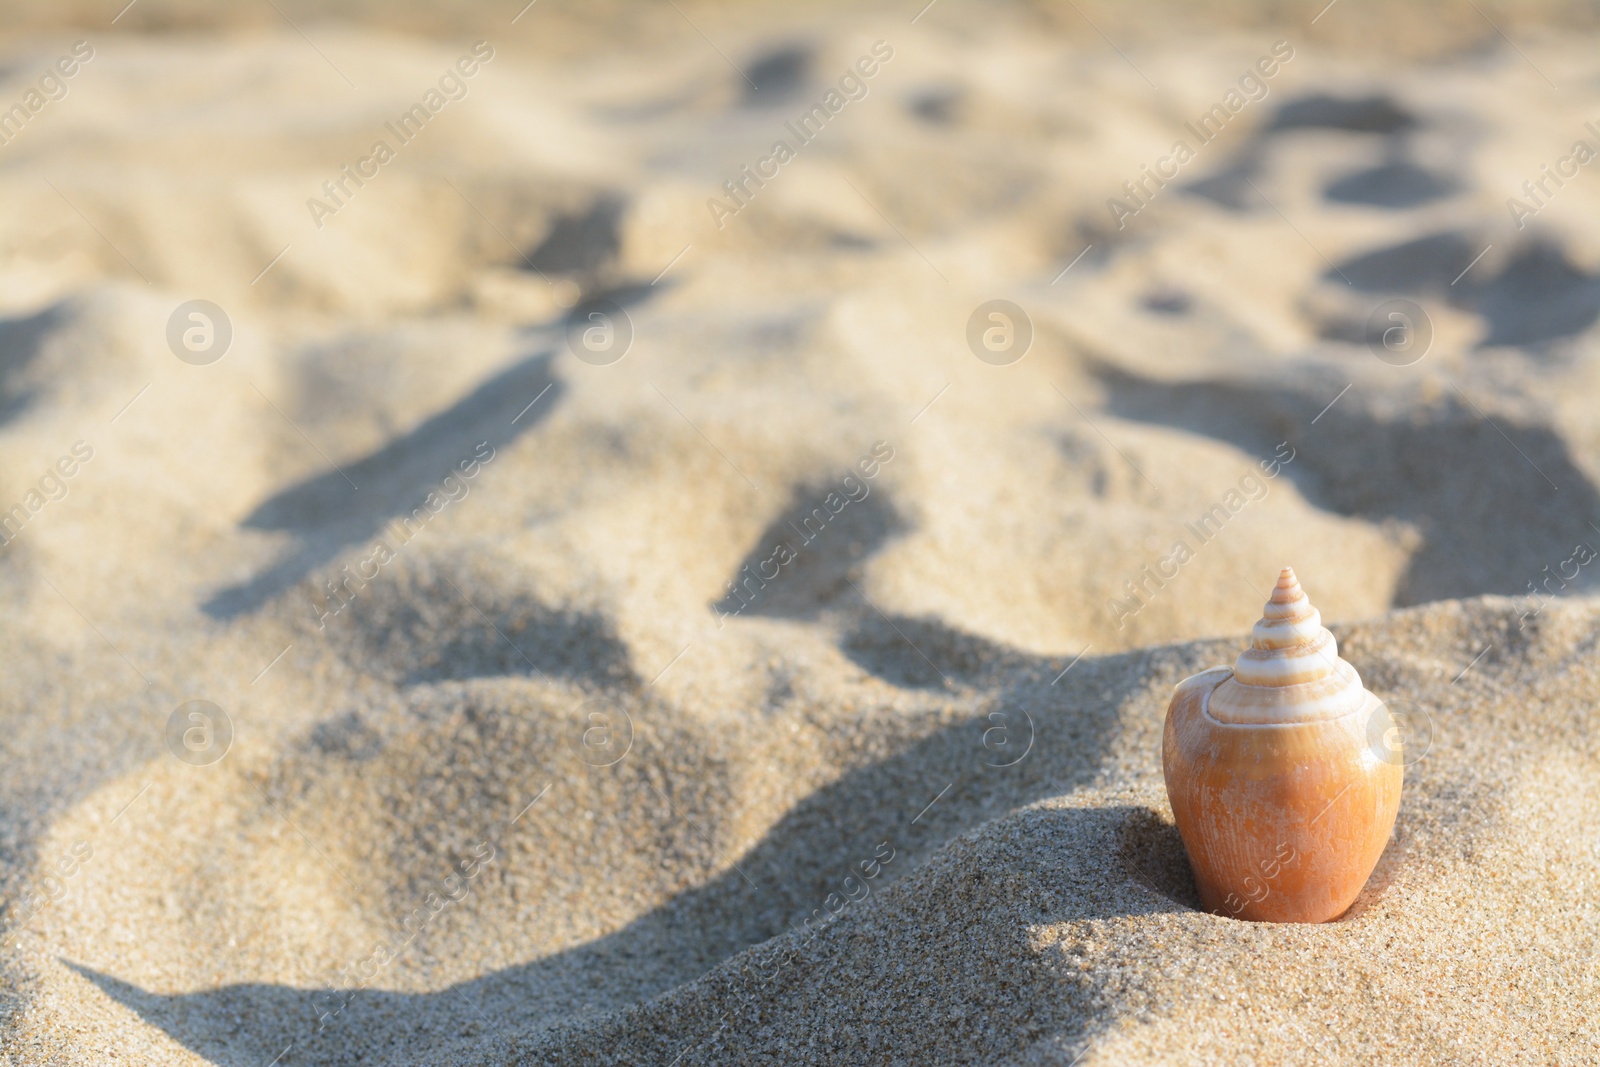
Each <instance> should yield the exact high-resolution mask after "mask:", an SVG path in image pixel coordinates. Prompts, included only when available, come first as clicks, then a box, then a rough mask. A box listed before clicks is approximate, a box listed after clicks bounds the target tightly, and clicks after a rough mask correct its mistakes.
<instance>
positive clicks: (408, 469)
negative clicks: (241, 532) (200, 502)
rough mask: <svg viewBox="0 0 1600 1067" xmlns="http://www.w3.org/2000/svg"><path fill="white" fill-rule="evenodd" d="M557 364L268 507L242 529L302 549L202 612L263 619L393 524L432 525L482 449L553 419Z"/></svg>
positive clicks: (441, 416)
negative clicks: (283, 536) (446, 484)
mask: <svg viewBox="0 0 1600 1067" xmlns="http://www.w3.org/2000/svg"><path fill="white" fill-rule="evenodd" d="M551 359H552V355H551V353H548V352H545V353H541V354H538V355H534V356H530V357H528V358H526V359H523V360H521V361H519V362H517V363H516V364H514V365H512V366H511V367H509V368H507V369H505V370H503V371H501V372H499V373H498V374H495V375H493V376H491V377H490V378H488V379H486V380H485V381H484V382H483V383H482V384H481V385H479V386H478V387H477V388H476V389H474V390H473V391H472V392H471V393H469V394H468V395H467V396H465V397H463V398H462V399H460V400H458V401H457V402H456V403H454V404H452V405H450V406H449V407H448V408H445V409H444V410H442V411H440V412H439V413H438V414H436V415H433V416H431V417H429V418H428V419H426V420H425V421H424V422H422V423H421V424H420V425H418V426H417V427H416V428H415V429H413V430H411V431H410V432H409V433H406V434H403V435H401V436H400V437H398V438H395V439H394V440H392V441H390V442H389V443H388V444H386V445H384V446H383V447H382V448H379V449H377V450H376V451H373V452H371V453H369V454H368V455H366V456H365V457H363V458H362V459H360V460H357V461H356V462H355V463H350V464H346V465H344V466H343V467H342V469H336V470H331V471H328V472H327V473H325V474H319V475H314V476H313V477H310V478H307V479H305V480H304V481H301V482H299V483H297V484H295V485H292V486H290V487H289V488H287V489H283V490H280V491H279V492H277V493H274V494H273V495H272V496H270V497H268V498H267V499H266V500H264V501H262V502H261V503H260V504H259V505H257V506H256V508H255V509H254V510H253V511H251V512H250V514H248V515H247V516H245V518H244V520H243V521H242V522H241V524H240V525H242V526H244V527H247V528H249V529H254V530H283V531H288V532H291V533H293V534H294V535H295V539H296V541H295V544H294V545H293V546H292V547H291V548H290V549H289V550H288V551H287V552H286V553H285V554H284V555H283V556H282V557H280V558H279V559H278V561H277V562H275V563H273V564H271V565H269V566H267V567H266V568H264V569H263V570H261V571H260V572H258V573H257V574H255V575H253V576H252V577H250V578H249V579H247V580H246V581H244V582H241V583H239V584H236V585H232V586H229V587H227V588H225V589H221V590H219V591H217V592H216V593H214V594H213V595H212V596H211V597H210V598H209V599H207V600H206V602H205V603H204V604H203V605H202V607H203V609H204V610H205V612H206V613H207V614H208V615H210V616H212V617H213V618H220V619H230V618H234V617H236V616H239V615H242V614H245V613H248V612H251V611H255V610H257V609H258V608H260V607H261V606H262V605H263V604H265V603H266V602H267V601H269V600H271V599H272V598H273V597H275V596H277V595H278V594H279V593H281V592H283V591H284V590H285V589H288V588H289V587H290V586H292V585H294V584H295V583H297V582H299V581H300V580H301V579H303V578H305V577H306V576H307V575H308V574H310V573H311V571H312V570H314V569H315V568H316V567H319V566H321V565H322V564H324V563H326V562H328V561H329V560H331V559H333V558H334V557H335V556H337V555H338V554H339V553H340V552H342V551H343V550H344V549H346V548H348V547H350V546H351V545H355V544H363V543H366V542H368V541H370V540H372V539H373V538H374V537H375V535H377V534H378V533H379V532H380V531H381V530H383V529H384V527H385V526H386V525H387V524H389V523H390V522H391V521H394V520H399V521H402V522H405V521H407V520H413V521H414V522H416V523H417V524H419V525H420V524H421V523H422V522H425V521H427V520H426V516H427V514H428V512H427V509H426V508H424V507H423V501H424V499H425V498H426V497H427V495H428V493H429V491H430V490H431V489H433V488H434V487H435V486H437V485H438V484H439V483H440V482H441V480H442V479H443V478H444V477H445V476H447V475H451V474H454V473H455V472H456V467H457V464H458V463H460V462H462V461H464V460H468V459H471V458H472V456H473V452H474V449H475V447H476V445H477V444H478V442H481V441H487V442H489V444H490V446H491V447H494V448H496V449H498V448H500V447H502V446H504V445H507V444H510V443H511V442H512V441H515V440H516V439H517V438H518V437H521V436H522V435H523V434H525V433H527V432H528V431H529V430H531V429H533V428H534V427H535V426H537V425H539V423H541V422H543V421H544V420H545V419H546V418H548V417H549V416H550V413H551V412H552V411H553V410H554V409H555V406H556V404H557V403H559V402H560V399H561V396H562V394H563V393H564V392H565V386H564V385H563V384H562V383H561V382H560V381H558V380H556V378H555V377H554V376H553V375H552V373H551V370H550V363H551ZM535 400H537V403H533V402H534V401H535ZM530 403H532V404H533V406H532V407H528V405H529V404H530Z"/></svg>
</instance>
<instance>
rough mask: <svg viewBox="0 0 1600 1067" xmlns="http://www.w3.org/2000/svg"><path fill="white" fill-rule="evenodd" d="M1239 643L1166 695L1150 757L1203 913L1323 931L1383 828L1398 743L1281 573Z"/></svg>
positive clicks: (1351, 894)
mask: <svg viewBox="0 0 1600 1067" xmlns="http://www.w3.org/2000/svg"><path fill="white" fill-rule="evenodd" d="M1251 637H1252V641H1251V647H1250V648H1248V649H1246V650H1245V651H1244V652H1242V653H1240V654H1239V658H1238V660H1237V661H1235V663H1234V665H1233V667H1231V668H1229V667H1213V668H1211V669H1210V670H1207V671H1202V672H1201V673H1199V674H1196V675H1194V676H1193V677H1191V678H1186V679H1184V680H1183V681H1182V682H1180V683H1179V684H1178V686H1177V688H1176V689H1174V690H1173V694H1172V702H1171V704H1169V705H1168V707H1167V725H1166V730H1165V732H1164V735H1163V739H1162V745H1161V766H1162V771H1163V773H1164V774H1165V776H1166V781H1167V795H1168V797H1169V798H1171V801H1172V814H1173V817H1174V818H1175V819H1176V820H1177V823H1178V833H1179V834H1180V835H1182V837H1183V846H1184V849H1185V850H1186V851H1187V852H1188V854H1189V865H1190V866H1191V867H1192V868H1193V870H1194V880H1195V885H1196V886H1197V887H1198V888H1199V890H1200V900H1201V902H1202V903H1203V904H1204V906H1205V908H1206V910H1207V911H1211V912H1215V913H1217V914H1219V915H1229V916H1233V917H1235V918H1239V919H1252V920H1257V921H1261V922H1303V923H1317V922H1327V921H1328V920H1329V919H1336V918H1338V917H1339V916H1340V915H1342V914H1344V912H1345V910H1346V909H1347V908H1349V907H1350V905H1351V904H1352V903H1353V902H1354V901H1355V899H1356V894H1357V893H1359V892H1361V887H1362V886H1363V885H1365V884H1366V881H1367V877H1368V876H1369V875H1371V874H1372V868H1373V867H1374V866H1376V865H1377V862H1378V857H1379V856H1380V855H1382V853H1383V849H1384V845H1385V844H1386V843H1387V842H1388V840H1389V834H1390V831H1391V830H1393V828H1394V819H1395V815H1396V813H1397V812H1398V811H1399V809H1400V783H1401V778H1402V776H1403V773H1404V767H1403V761H1402V759H1401V753H1400V748H1399V745H1398V744H1397V743H1396V742H1395V737H1396V736H1397V733H1398V731H1396V730H1395V729H1394V728H1393V723H1392V722H1391V721H1390V719H1389V713H1388V711H1387V709H1386V708H1385V707H1384V705H1383V704H1382V702H1380V701H1379V700H1378V698H1377V697H1375V696H1373V695H1372V694H1371V693H1369V692H1368V691H1367V690H1366V689H1365V688H1364V687H1363V686H1362V684H1361V678H1360V676H1359V675H1357V674H1356V670H1355V668H1354V667H1352V666H1351V665H1350V664H1348V663H1346V662H1345V661H1344V660H1342V659H1340V658H1339V647H1338V644H1337V642H1335V641H1334V637H1333V634H1331V633H1329V632H1328V631H1327V630H1326V629H1324V628H1323V625H1322V616H1321V615H1320V614H1319V613H1318V612H1317V609H1316V608H1314V607H1312V606H1311V602H1310V601H1309V600H1307V599H1306V595H1305V593H1304V592H1302V591H1301V589H1300V583H1299V581H1298V580H1297V579H1296V578H1295V574H1294V571H1293V570H1291V569H1290V568H1288V567H1285V568H1284V569H1283V571H1282V573H1281V574H1279V575H1278V584H1277V586H1276V588H1274V589H1273V591H1272V599H1271V600H1269V601H1268V602H1267V605H1266V608H1265V611H1264V612H1263V617H1262V619H1261V621H1260V622H1258V623H1256V626H1255V630H1254V631H1253V632H1252V635H1251Z"/></svg>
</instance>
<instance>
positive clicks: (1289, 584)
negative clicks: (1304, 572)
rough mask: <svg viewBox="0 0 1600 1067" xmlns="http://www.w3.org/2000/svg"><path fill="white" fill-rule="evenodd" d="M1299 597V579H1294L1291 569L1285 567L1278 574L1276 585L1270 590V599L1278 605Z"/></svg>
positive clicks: (1292, 569)
mask: <svg viewBox="0 0 1600 1067" xmlns="http://www.w3.org/2000/svg"><path fill="white" fill-rule="evenodd" d="M1299 595H1300V579H1299V578H1296V577H1295V574H1294V568H1293V567H1285V568H1283V570H1281V571H1279V572H1278V584H1277V586H1276V587H1274V588H1273V590H1272V599H1273V600H1274V601H1276V602H1278V603H1279V604H1282V603H1283V602H1285V601H1288V600H1294V599H1295V598H1296V597H1297V596H1299Z"/></svg>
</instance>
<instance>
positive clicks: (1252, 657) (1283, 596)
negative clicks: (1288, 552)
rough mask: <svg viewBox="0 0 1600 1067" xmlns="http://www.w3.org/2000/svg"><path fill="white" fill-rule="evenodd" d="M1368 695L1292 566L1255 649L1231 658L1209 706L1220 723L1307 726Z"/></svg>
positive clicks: (1267, 609) (1253, 638)
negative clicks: (1226, 676)
mask: <svg viewBox="0 0 1600 1067" xmlns="http://www.w3.org/2000/svg"><path fill="white" fill-rule="evenodd" d="M1366 696H1367V694H1366V691H1365V690H1364V689H1363V688H1362V686H1361V678H1360V676H1359V675H1357V674H1356V669H1355V668H1354V667H1352V666H1350V664H1348V663H1346V662H1345V661H1344V660H1342V659H1340V658H1339V643H1338V641H1336V640H1335V639H1334V636H1333V634H1331V633H1330V632H1328V629H1327V628H1326V627H1324V626H1323V625H1322V613H1321V612H1319V611H1318V610H1317V609H1316V608H1315V607H1313V606H1312V604H1311V601H1310V599H1308V598H1307V597H1306V594H1305V590H1303V589H1301V588H1300V579H1299V578H1297V577H1295V573H1294V568H1292V567H1285V568H1283V569H1282V570H1281V571H1279V572H1278V583H1277V585H1275V586H1274V587H1273V589H1272V596H1271V598H1270V599H1268V601H1267V603H1266V605H1265V606H1264V607H1263V608H1262V610H1261V620H1260V621H1259V622H1257V623H1256V624H1255V627H1254V628H1253V629H1252V630H1251V631H1250V647H1249V648H1247V649H1245V650H1244V651H1243V652H1240V653H1239V658H1238V659H1236V660H1234V663H1233V677H1232V678H1230V679H1228V681H1226V682H1224V683H1223V684H1222V685H1221V686H1219V687H1218V689H1217V691H1216V693H1214V694H1213V695H1212V698H1211V700H1210V702H1209V708H1210V711H1211V714H1212V715H1213V716H1214V717H1216V718H1217V719H1219V720H1220V721H1222V722H1235V723H1246V722H1248V723H1273V722H1279V723H1283V722H1308V721H1316V720H1319V719H1329V718H1336V717H1339V716H1342V715H1346V714H1348V713H1349V712H1351V711H1353V710H1355V709H1356V708H1357V707H1359V706H1360V705H1361V703H1362V702H1363V701H1364V700H1365V698H1366Z"/></svg>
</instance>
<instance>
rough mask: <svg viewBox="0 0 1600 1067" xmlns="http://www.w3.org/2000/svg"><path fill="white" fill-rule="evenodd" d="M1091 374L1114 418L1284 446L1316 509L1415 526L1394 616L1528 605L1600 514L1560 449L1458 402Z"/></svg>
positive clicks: (1597, 499)
mask: <svg viewBox="0 0 1600 1067" xmlns="http://www.w3.org/2000/svg"><path fill="white" fill-rule="evenodd" d="M1096 373H1097V376H1098V377H1099V379H1100V380H1101V381H1102V382H1103V383H1104V384H1105V386H1106V388H1107V390H1108V393H1109V399H1108V404H1107V409H1108V410H1109V411H1111V412H1112V413H1113V414H1115V415H1117V416H1119V417H1121V418H1129V419H1135V420H1138V421H1142V422H1148V423H1154V424H1159V425H1164V426H1174V427H1178V428H1180V429H1184V430H1188V431H1190V432H1192V433H1198V434H1203V435H1205V436H1207V437H1212V438H1215V439H1217V440H1219V441H1226V442H1227V443H1229V444H1232V445H1234V446H1236V447H1238V448H1241V449H1243V450H1244V451H1246V452H1250V453H1252V454H1254V455H1261V456H1266V455H1271V454H1272V451H1273V448H1274V447H1275V446H1276V445H1277V443H1278V442H1280V441H1285V440H1287V441H1288V442H1289V444H1290V445H1291V446H1292V447H1293V448H1294V449H1295V450H1296V458H1295V459H1294V461H1293V462H1292V463H1290V464H1288V465H1287V466H1285V467H1284V468H1283V474H1284V475H1286V476H1287V477H1288V478H1289V479H1290V480H1291V481H1293V482H1294V484H1295V487H1296V488H1297V489H1298V490H1299V491H1300V493H1301V495H1302V496H1304V497H1305V498H1306V499H1307V500H1308V501H1310V502H1311V503H1312V504H1314V505H1316V506H1317V507H1320V508H1323V509H1325V510H1327V511H1331V512H1334V513H1336V514H1339V515H1349V516H1356V517H1360V518H1365V519H1370V520H1372V521H1375V522H1379V521H1383V520H1385V519H1400V520H1403V521H1407V522H1410V523H1413V524H1415V525H1416V527H1417V529H1418V530H1419V531H1420V532H1421V534H1422V543H1421V545H1420V546H1419V547H1418V548H1417V550H1416V551H1415V552H1414V554H1413V555H1412V557H1411V560H1410V562H1409V564H1408V565H1407V568H1406V572H1405V574H1404V575H1403V576H1402V578H1401V580H1400V582H1399V585H1398V587H1397V589H1396V591H1395V598H1394V603H1395V606H1407V605H1412V604H1420V603H1424V602H1426V601H1430V600H1445V599H1453V598H1458V597H1470V596H1478V595H1481V594H1484V593H1499V594H1504V595H1509V596H1516V595H1526V594H1527V592H1528V585H1529V582H1530V580H1536V579H1539V578H1540V576H1541V575H1543V574H1544V573H1545V568H1546V567H1549V568H1557V567H1558V565H1559V564H1561V563H1562V561H1565V560H1568V557H1569V556H1571V555H1572V553H1573V546H1574V544H1576V543H1577V542H1579V541H1584V540H1588V539H1591V538H1592V537H1593V536H1594V530H1593V528H1592V527H1590V526H1589V520H1590V519H1591V518H1592V517H1593V516H1594V515H1596V514H1600V493H1597V492H1596V488H1595V486H1594V485H1593V483H1591V482H1590V481H1589V478H1588V477H1587V475H1585V474H1584V472H1583V470H1582V468H1581V467H1579V466H1578V465H1577V463H1576V462H1575V461H1574V459H1573V457H1572V455H1571V453H1570V452H1569V451H1568V448H1567V445H1566V442H1565V441H1563V440H1562V438H1561V437H1560V436H1559V435H1557V434H1556V433H1555V432H1553V431H1552V430H1549V429H1546V428H1545V427H1543V426H1538V425H1519V424H1517V423H1514V422H1511V421H1510V420H1508V419H1496V420H1495V425H1490V424H1489V423H1487V422H1485V421H1484V420H1483V419H1482V418H1481V417H1480V416H1479V414H1478V413H1477V412H1476V411H1474V410H1473V409H1471V408H1469V407H1467V406H1466V405H1465V404H1463V403H1462V402H1460V401H1458V400H1456V399H1455V398H1454V397H1447V398H1446V400H1445V401H1444V402H1443V403H1442V404H1440V405H1439V406H1437V407H1434V408H1432V409H1429V410H1428V411H1426V412H1425V413H1424V412H1419V413H1417V414H1416V415H1415V416H1414V417H1411V418H1392V419H1391V418H1386V417H1382V416H1379V415H1377V414H1374V413H1372V412H1370V411H1368V410H1366V409H1364V408H1363V406H1362V404H1361V402H1360V400H1359V398H1358V397H1355V396H1350V397H1346V398H1345V399H1343V400H1342V401H1340V402H1339V403H1338V404H1336V405H1334V406H1333V407H1331V408H1328V409H1327V410H1326V411H1322V408H1323V407H1324V406H1325V405H1326V404H1327V402H1328V399H1329V398H1331V397H1332V396H1333V395H1334V394H1335V393H1337V392H1339V389H1340V386H1339V385H1337V384H1336V385H1332V386H1331V387H1328V388H1326V390H1325V395H1324V390H1320V389H1319V390H1318V391H1316V392H1315V393H1313V392H1312V388H1313V386H1311V385H1310V384H1308V385H1305V386H1297V385H1290V384H1284V385H1276V386H1274V385H1255V384H1246V383H1242V382H1234V381H1227V380H1220V379H1218V380H1202V381H1189V382H1160V381H1154V380H1150V379H1146V378H1142V377H1138V376H1136V375H1132V374H1129V373H1127V372H1125V371H1122V370H1119V369H1114V368H1111V367H1108V366H1102V367H1101V368H1099V369H1098V370H1097V372H1096ZM1340 381H1341V383H1342V381H1343V379H1340ZM1319 412H1321V416H1320V418H1319V417H1318V415H1319ZM1313 419H1316V421H1315V422H1313V421H1312V420H1313ZM1557 487H1559V489H1558V488H1557ZM1574 573H1575V576H1574V575H1566V576H1565V577H1567V578H1569V579H1571V585H1572V588H1574V589H1579V590H1581V589H1588V588H1593V587H1594V586H1595V584H1596V582H1597V580H1600V578H1597V576H1596V575H1592V574H1586V573H1584V572H1582V571H1575V572H1574ZM1564 587H1565V586H1564ZM1549 591H1550V592H1557V591H1559V590H1555V589H1551V590H1549Z"/></svg>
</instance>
